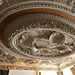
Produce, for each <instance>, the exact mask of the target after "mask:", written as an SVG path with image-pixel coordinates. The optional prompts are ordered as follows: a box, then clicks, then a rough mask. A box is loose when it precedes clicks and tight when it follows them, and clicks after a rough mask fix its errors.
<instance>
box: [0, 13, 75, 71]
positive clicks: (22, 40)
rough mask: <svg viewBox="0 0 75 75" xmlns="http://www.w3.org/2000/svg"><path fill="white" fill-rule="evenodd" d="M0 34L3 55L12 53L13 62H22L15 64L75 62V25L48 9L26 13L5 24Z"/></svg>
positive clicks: (40, 65) (48, 67)
mask: <svg viewBox="0 0 75 75" xmlns="http://www.w3.org/2000/svg"><path fill="white" fill-rule="evenodd" d="M1 37H2V39H1V38H0V39H1V42H0V45H1V48H2V50H3V51H4V52H5V57H4V58H6V56H8V54H10V56H11V57H13V56H14V59H13V60H14V64H15V65H16V64H17V65H21V66H20V67H18V66H17V67H14V68H18V69H19V68H21V69H33V70H34V69H35V70H36V69H38V70H58V69H59V68H60V69H63V68H65V67H68V66H71V65H72V64H74V59H75V58H74V57H75V56H74V53H75V50H74V49H75V38H74V37H75V27H74V23H73V22H71V21H70V20H68V19H66V18H63V17H60V16H57V15H52V14H46V13H36V14H34V13H33V14H26V15H23V16H20V17H18V18H15V19H14V20H12V21H10V22H9V23H7V24H5V26H4V27H3V28H2V36H1ZM6 52H7V53H6ZM53 59H54V60H53ZM8 61H9V60H8ZM69 61H72V62H70V63H68V62H69ZM10 62H11V61H9V63H10ZM4 63H5V62H4ZM4 63H2V65H4ZM6 63H7V62H6ZM11 63H12V62H11ZM23 65H25V66H26V67H23ZM44 66H45V67H44ZM1 67H6V66H1ZM12 67H13V66H12ZM12 67H11V66H10V68H11V69H12Z"/></svg>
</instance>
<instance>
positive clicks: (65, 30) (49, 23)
mask: <svg viewBox="0 0 75 75" xmlns="http://www.w3.org/2000/svg"><path fill="white" fill-rule="evenodd" d="M41 15H42V16H43V17H44V18H43V17H42V18H41ZM28 16H29V17H30V16H31V17H32V18H33V16H35V17H36V19H35V18H33V19H31V18H30V19H29V17H28ZM37 16H38V17H37ZM39 16H40V17H39ZM45 16H46V17H45ZM27 17H28V21H27ZM22 18H24V20H22ZM18 19H20V21H21V20H22V21H21V22H20V23H18V24H17V23H15V22H19V20H18ZM25 19H26V20H25ZM12 24H13V25H14V26H13V27H12ZM10 25H11V28H12V29H14V27H15V30H13V32H12V33H11V32H10V30H11V29H10V28H9V26H10ZM19 25H21V27H22V28H21V27H19ZM16 26H18V27H19V29H18V28H17V29H16ZM37 28H38V29H40V28H42V29H45V30H51V31H52V32H59V33H62V34H63V35H67V36H69V37H72V38H73V40H74V37H75V27H74V23H73V22H71V21H69V20H68V19H65V18H62V17H60V16H56V15H51V14H43V13H38V14H30V15H24V16H21V17H18V18H16V19H15V20H13V21H12V22H10V23H9V24H8V25H6V27H5V29H4V32H3V34H4V35H5V33H8V32H10V33H8V34H10V36H8V35H7V36H5V38H6V37H7V38H9V39H7V42H6V43H7V44H9V43H10V44H11V45H12V40H13V38H14V37H15V36H16V35H17V34H19V33H21V32H23V31H26V30H27V31H28V30H33V29H34V30H36V29H37ZM9 29H10V30H9ZM6 30H8V32H6ZM9 47H10V46H9ZM11 48H12V46H11ZM12 49H13V48H12ZM13 50H15V49H13ZM6 51H7V52H9V51H8V50H6ZM15 51H16V50H15ZM16 52H17V51H16ZM16 52H14V53H15V54H16ZM11 53H12V51H11ZM11 53H10V52H9V54H11ZM17 53H18V54H19V55H20V54H21V53H20V52H17ZM71 55H72V54H71ZM23 56H24V55H23ZM15 57H17V55H15ZM24 57H26V56H24ZM19 58H20V57H19ZM29 58H30V57H29ZM33 58H35V57H33ZM73 58H74V57H73V56H66V57H65V56H62V57H60V58H56V59H55V57H54V58H52V57H50V58H49V60H43V58H41V59H40V58H39V59H40V60H39V61H38V62H39V63H38V65H37V66H38V68H37V66H36V67H33V66H30V65H29V66H24V65H23V64H22V66H20V65H19V64H17V65H16V64H15V63H13V64H14V65H12V63H11V65H3V64H1V66H0V68H5V69H6V68H7V69H31V70H58V65H60V66H59V67H60V69H63V68H66V67H69V66H71V65H74V61H73V60H72V62H71V63H67V62H69V60H71V59H73ZM21 59H22V57H21ZM37 59H38V58H37ZM53 59H54V60H53ZM17 62H18V61H17ZM65 62H66V63H65ZM64 63H65V64H64ZM40 64H41V65H44V64H45V65H46V66H49V65H53V66H56V67H57V68H54V67H52V68H43V67H41V68H40ZM62 64H64V66H62ZM34 66H35V65H34Z"/></svg>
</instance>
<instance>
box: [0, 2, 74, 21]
mask: <svg viewBox="0 0 75 75" xmlns="http://www.w3.org/2000/svg"><path fill="white" fill-rule="evenodd" d="M32 8H52V9H59V10H62V11H65V12H67V13H70V14H72V13H73V11H72V7H68V6H65V5H62V4H61V5H60V4H56V3H52V2H49V1H47V2H44V1H29V2H25V3H24V2H23V3H21V4H17V5H14V6H10V7H9V8H7V9H5V10H3V11H2V12H1V13H0V19H1V20H0V21H2V20H3V19H4V18H5V17H7V16H8V15H10V14H12V13H15V12H17V11H21V10H25V9H32Z"/></svg>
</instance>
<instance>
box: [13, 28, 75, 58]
mask: <svg viewBox="0 0 75 75" xmlns="http://www.w3.org/2000/svg"><path fill="white" fill-rule="evenodd" d="M74 42H75V41H74V38H73V37H72V36H70V35H67V34H66V33H61V32H58V31H55V30H51V29H45V28H37V29H30V30H26V31H22V32H20V33H18V34H17V35H16V36H15V37H14V38H13V40H12V45H13V47H14V48H15V49H16V50H17V51H18V52H19V51H20V52H21V53H22V54H23V55H27V56H30V57H33V56H34V58H38V57H39V58H45V57H46V58H48V59H49V58H50V57H57V56H58V57H59V56H64V55H68V54H70V53H72V52H73V51H74V48H75V43H74Z"/></svg>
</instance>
